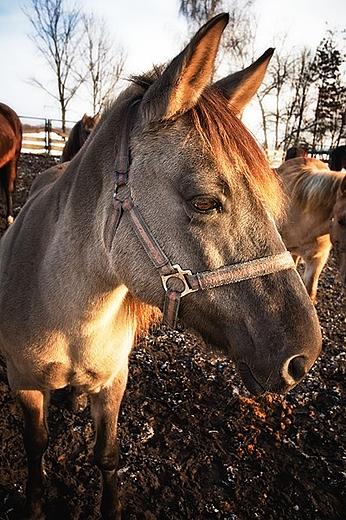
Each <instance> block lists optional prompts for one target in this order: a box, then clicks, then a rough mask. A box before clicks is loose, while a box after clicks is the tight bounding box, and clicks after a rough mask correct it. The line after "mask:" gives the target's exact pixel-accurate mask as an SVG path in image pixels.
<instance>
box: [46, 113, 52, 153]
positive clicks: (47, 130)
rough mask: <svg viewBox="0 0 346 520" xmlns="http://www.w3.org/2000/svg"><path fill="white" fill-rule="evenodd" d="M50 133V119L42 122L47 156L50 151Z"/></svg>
mask: <svg viewBox="0 0 346 520" xmlns="http://www.w3.org/2000/svg"><path fill="white" fill-rule="evenodd" d="M51 131H52V121H51V119H45V120H44V132H45V135H44V147H45V150H46V152H47V154H48V155H50V151H51V148H52V147H51V139H50V133H51Z"/></svg>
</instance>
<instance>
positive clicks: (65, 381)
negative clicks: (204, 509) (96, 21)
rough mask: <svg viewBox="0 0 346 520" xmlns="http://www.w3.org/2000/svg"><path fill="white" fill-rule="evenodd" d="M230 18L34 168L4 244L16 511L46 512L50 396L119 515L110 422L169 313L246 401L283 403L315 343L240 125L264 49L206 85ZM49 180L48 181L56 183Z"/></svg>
mask: <svg viewBox="0 0 346 520" xmlns="http://www.w3.org/2000/svg"><path fill="white" fill-rule="evenodd" d="M227 22H228V15H227V14H221V15H218V16H216V17H215V18H213V19H212V20H210V21H209V22H208V23H207V24H206V25H204V26H203V27H202V28H201V29H200V30H199V32H198V33H197V34H196V35H195V37H194V38H192V40H191V41H190V43H189V44H188V45H187V47H186V48H185V49H184V50H183V51H182V52H181V53H180V54H179V55H178V56H177V57H175V58H174V59H173V60H172V61H171V63H170V64H169V65H168V66H167V67H166V68H165V69H164V70H163V72H162V74H158V73H152V74H149V75H148V76H147V77H142V78H138V79H137V80H134V82H133V83H132V84H131V85H130V86H129V87H128V88H127V89H126V90H125V91H124V92H123V93H122V94H121V95H120V96H119V98H118V99H117V100H116V101H115V103H114V104H113V106H112V107H110V108H109V109H108V111H107V112H106V113H104V114H103V115H102V117H101V119H100V122H99V123H98V125H97V127H96V129H95V130H94V132H93V133H92V134H91V136H90V138H89V139H88V140H87V142H86V143H85V145H84V146H83V148H82V150H81V152H80V153H78V154H77V155H76V156H75V157H74V159H73V160H72V161H71V162H70V163H67V165H66V166H65V167H64V168H62V169H61V171H62V172H63V173H62V174H61V175H59V172H58V173H57V174H55V173H54V171H53V172H52V171H50V172H48V174H47V175H46V174H42V175H43V177H41V178H39V180H38V184H36V186H34V187H33V190H32V192H31V195H30V197H29V199H28V201H27V203H26V204H25V205H24V207H23V209H22V210H21V212H20V213H19V215H18V217H17V218H16V220H15V222H14V224H13V226H12V227H11V228H10V229H9V230H8V231H7V233H6V234H5V236H4V238H3V240H2V243H1V248H0V251H1V253H0V312H1V324H0V341H1V350H2V352H3V354H4V356H5V357H6V360H7V371H8V379H9V383H10V385H11V387H12V389H13V391H14V392H15V394H16V396H17V398H18V400H19V402H20V403H21V406H22V408H23V414H24V421H25V427H24V442H25V448H26V453H27V458H28V483H27V488H26V506H25V513H24V515H25V517H26V518H30V519H39V518H40V519H41V518H44V500H43V489H44V486H43V472H42V459H43V455H44V452H45V450H46V447H47V443H48V431H47V423H46V410H47V405H48V401H49V394H50V392H51V391H52V390H55V389H58V388H62V387H66V386H68V385H70V386H71V387H74V388H76V389H77V391H79V392H86V393H88V394H89V395H90V398H91V412H92V416H93V419H94V422H95V428H96V443H95V448H94V458H95V463H96V464H97V466H98V467H99V468H100V470H101V474H102V483H103V487H102V497H101V514H102V516H103V518H107V519H118V518H120V501H119V498H118V492H117V467H118V447H117V442H116V438H117V420H118V412H119V407H120V404H121V400H122V397H123V393H124V391H125V387H126V382H127V372H128V357H129V355H130V352H131V350H132V347H133V344H134V341H135V339H136V336H137V335H138V334H140V333H141V332H143V331H145V330H146V328H147V327H148V325H149V324H150V323H152V322H153V320H154V321H155V320H157V319H158V317H160V316H161V311H162V313H163V316H164V320H165V322H166V323H167V325H169V326H172V327H174V326H175V323H176V320H177V319H178V318H179V319H181V320H182V322H183V323H184V324H185V326H186V327H188V328H190V329H192V330H194V331H196V333H198V334H199V335H200V336H201V337H202V338H203V339H204V342H205V344H206V348H207V349H209V350H214V351H215V350H219V351H221V352H222V353H223V354H224V355H226V356H227V357H228V358H229V359H232V360H233V361H234V362H235V364H236V366H237V367H238V369H239V371H240V374H241V376H242V378H243V380H244V383H245V385H246V386H247V387H248V389H249V390H250V391H251V392H252V393H254V394H257V395H259V394H262V393H263V392H266V391H274V392H279V393H285V392H287V391H289V390H290V389H291V388H292V387H294V386H295V385H296V384H297V383H298V382H299V381H301V379H302V378H303V377H304V376H305V374H306V373H307V371H308V370H309V368H310V367H311V365H312V364H313V363H314V361H315V359H316V358H317V356H318V355H319V352H320V349H321V332H320V328H319V324H318V320H317V316H316V312H315V309H314V307H313V305H312V303H311V301H310V299H309V297H308V295H307V293H306V290H305V287H304V285H303V283H302V281H301V279H300V277H299V275H298V274H297V272H296V270H295V268H294V263H293V261H292V258H291V256H290V254H289V253H288V252H287V250H286V248H285V247H284V245H283V242H282V240H281V237H280V235H279V233H278V231H277V227H276V223H275V222H276V221H279V219H280V218H281V216H282V206H283V205H282V192H281V188H280V184H279V181H278V179H277V177H276V175H275V174H274V173H273V172H272V171H271V169H270V168H269V166H268V163H267V161H266V159H265V157H264V154H263V152H262V150H260V148H259V147H258V145H257V143H256V141H255V140H254V138H253V137H252V136H251V135H250V133H249V132H248V131H247V130H246V129H245V127H244V125H243V124H242V122H241V121H240V119H239V118H238V117H237V116H238V114H239V113H240V112H241V111H242V110H243V108H244V106H245V104H246V103H247V102H248V101H249V100H250V99H251V98H252V96H253V95H254V94H255V93H256V91H257V89H258V87H259V85H260V84H261V82H262V79H263V77H264V74H265V71H266V69H267V65H268V62H269V60H270V57H271V55H272V53H273V49H269V50H268V51H267V52H266V53H265V54H263V56H261V57H260V58H259V59H258V60H257V61H256V62H255V63H254V64H252V65H251V66H249V67H248V68H247V69H245V70H244V71H241V72H238V73H236V74H234V75H230V76H228V77H225V78H224V79H222V80H220V81H218V82H217V83H214V84H211V78H212V75H213V72H214V66H215V65H214V63H215V57H216V53H217V50H218V46H219V41H220V38H221V35H222V32H223V30H224V28H225V26H226V24H227ZM54 179H55V180H54Z"/></svg>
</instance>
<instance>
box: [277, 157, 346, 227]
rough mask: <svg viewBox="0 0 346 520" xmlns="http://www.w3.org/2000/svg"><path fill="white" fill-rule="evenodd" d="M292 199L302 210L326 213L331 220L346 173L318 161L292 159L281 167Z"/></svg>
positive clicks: (280, 172) (280, 169)
mask: <svg viewBox="0 0 346 520" xmlns="http://www.w3.org/2000/svg"><path fill="white" fill-rule="evenodd" d="M278 172H279V174H280V175H281V176H282V178H283V179H284V181H285V183H286V185H287V191H288V193H289V196H290V198H292V200H294V201H295V202H296V203H297V204H298V205H299V206H300V208H301V209H302V210H303V211H306V212H310V211H311V212H313V211H319V212H321V211H323V214H324V215H325V216H326V218H329V215H330V213H331V210H332V208H333V206H334V204H335V199H336V193H337V191H338V188H339V186H340V181H341V179H342V178H343V176H344V174H342V173H341V172H336V171H332V170H330V169H329V168H328V166H327V165H326V164H324V163H323V162H322V161H319V160H318V159H314V158H307V159H303V158H301V159H292V160H289V161H287V162H285V163H283V164H282V165H281V166H280V167H279V168H278Z"/></svg>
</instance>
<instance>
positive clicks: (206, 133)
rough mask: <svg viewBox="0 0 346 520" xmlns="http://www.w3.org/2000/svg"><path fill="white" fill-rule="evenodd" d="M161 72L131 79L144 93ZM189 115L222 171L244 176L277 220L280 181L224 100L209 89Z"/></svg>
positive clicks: (280, 203) (280, 204)
mask: <svg viewBox="0 0 346 520" xmlns="http://www.w3.org/2000/svg"><path fill="white" fill-rule="evenodd" d="M161 72H162V67H154V68H153V69H152V70H151V71H150V72H149V73H148V74H146V75H142V76H133V77H131V78H130V79H131V81H132V82H133V83H134V84H135V85H137V86H139V87H141V88H142V89H143V90H144V91H146V90H147V89H148V88H149V87H150V86H151V85H152V84H153V82H154V81H155V80H156V79H158V78H159V77H160V75H161ZM188 114H189V115H190V117H191V121H192V124H193V126H194V127H195V129H196V130H197V132H198V134H199V136H200V138H201V139H202V141H203V143H204V144H205V146H206V147H207V149H208V150H209V152H210V153H211V154H212V156H213V157H214V159H215V160H216V161H217V163H218V165H219V166H220V167H221V168H222V169H223V170H224V171H227V170H229V168H230V166H232V167H233V168H234V167H235V168H236V169H237V170H238V171H239V172H241V173H242V174H243V175H244V177H245V179H246V182H247V183H248V186H249V188H250V190H251V191H252V193H253V195H254V196H255V198H256V200H259V201H260V203H261V204H262V205H264V206H265V207H266V208H267V209H268V211H269V212H270V213H271V215H272V216H273V217H274V218H275V219H276V220H279V219H280V218H282V216H283V202H284V196H283V192H282V186H281V182H280V179H279V177H278V176H277V175H276V174H275V172H273V170H272V169H271V168H270V167H269V165H268V162H267V159H266V157H265V155H264V152H263V151H262V150H261V149H260V147H259V145H258V143H257V141H256V140H255V138H254V137H253V136H252V135H251V133H250V132H249V130H247V129H246V128H245V126H244V124H243V123H242V122H241V120H240V119H239V118H238V117H237V115H236V114H235V113H233V112H232V111H231V110H230V107H229V103H228V101H227V99H226V98H225V97H224V96H223V95H222V94H220V93H219V92H218V91H217V90H216V89H215V88H213V87H212V86H210V87H209V88H207V89H205V91H204V92H203V94H202V95H201V96H200V98H199V100H198V102H197V104H196V106H194V107H193V108H192V109H190V110H189V111H188ZM235 162H236V164H234V163H235ZM228 180H230V181H231V180H232V179H228Z"/></svg>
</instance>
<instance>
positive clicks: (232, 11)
mask: <svg viewBox="0 0 346 520" xmlns="http://www.w3.org/2000/svg"><path fill="white" fill-rule="evenodd" d="M255 1H256V0H181V2H180V13H181V14H182V15H183V16H184V17H185V18H186V20H187V23H188V26H189V29H190V32H194V31H195V30H196V28H198V27H200V26H201V25H202V24H203V23H205V22H206V21H207V20H209V19H210V18H212V17H213V16H215V15H216V14H218V13H220V12H222V11H225V12H228V13H229V24H228V29H227V31H226V32H225V33H224V35H223V39H222V43H221V46H220V51H221V52H219V55H220V57H219V59H218V62H217V65H216V70H217V69H218V68H220V65H221V63H222V66H223V69H225V68H226V67H227V68H230V66H231V67H232V68H233V70H234V69H236V68H238V69H239V68H241V67H244V66H247V65H249V64H250V63H251V62H252V61H253V44H254V41H255V36H256V31H257V21H256V17H255V15H254V12H253V9H252V8H253V6H254V3H255ZM223 73H224V72H222V74H223Z"/></svg>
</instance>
